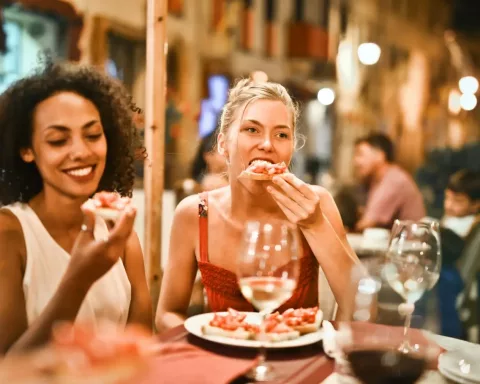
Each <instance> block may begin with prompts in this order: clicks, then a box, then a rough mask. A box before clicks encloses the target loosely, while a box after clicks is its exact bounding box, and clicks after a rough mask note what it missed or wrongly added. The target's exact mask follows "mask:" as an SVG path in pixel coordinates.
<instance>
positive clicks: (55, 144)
mask: <svg viewBox="0 0 480 384" xmlns="http://www.w3.org/2000/svg"><path fill="white" fill-rule="evenodd" d="M66 142H67V140H66V139H61V140H52V141H48V144H50V145H51V146H53V147H61V146H62V145H64V144H65V143H66Z"/></svg>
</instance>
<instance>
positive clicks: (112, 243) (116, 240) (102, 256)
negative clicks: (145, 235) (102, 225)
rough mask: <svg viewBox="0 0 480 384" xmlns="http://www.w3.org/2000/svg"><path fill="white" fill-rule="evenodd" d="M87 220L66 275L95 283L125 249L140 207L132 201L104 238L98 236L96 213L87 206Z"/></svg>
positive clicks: (78, 238)
mask: <svg viewBox="0 0 480 384" xmlns="http://www.w3.org/2000/svg"><path fill="white" fill-rule="evenodd" d="M82 211H83V214H84V223H83V225H82V230H81V231H80V234H79V235H78V237H77V239H76V241H75V244H74V246H73V249H72V252H71V259H70V263H69V265H68V269H67V273H66V275H67V276H68V277H71V278H75V279H77V280H78V281H79V282H80V283H85V284H87V285H91V284H93V283H94V282H95V281H97V280H98V279H99V278H100V277H102V276H103V275H104V274H105V273H107V272H108V271H109V270H110V268H112V267H113V266H114V265H115V263H116V262H117V261H118V259H119V258H120V257H121V256H122V255H123V254H124V253H125V246H126V243H127V240H128V238H129V237H130V234H131V233H132V231H133V224H134V221H135V215H136V209H135V208H134V207H133V206H131V205H129V206H127V207H126V208H125V210H124V211H123V212H122V214H121V215H120V217H119V219H118V220H117V221H116V223H115V225H114V226H113V227H112V228H111V230H110V233H109V234H108V236H107V237H105V238H103V239H95V238H94V235H93V232H94V228H95V213H94V212H93V211H92V210H91V209H89V208H88V206H85V205H84V206H83V207H82Z"/></svg>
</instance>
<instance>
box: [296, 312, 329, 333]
mask: <svg viewBox="0 0 480 384" xmlns="http://www.w3.org/2000/svg"><path fill="white" fill-rule="evenodd" d="M322 320H323V312H322V311H320V310H319V311H318V312H317V315H316V317H315V322H314V323H308V324H302V325H297V326H294V327H292V328H293V329H295V330H296V331H298V332H300V334H301V335H305V334H307V333H312V332H316V331H318V330H319V329H320V325H321V324H322Z"/></svg>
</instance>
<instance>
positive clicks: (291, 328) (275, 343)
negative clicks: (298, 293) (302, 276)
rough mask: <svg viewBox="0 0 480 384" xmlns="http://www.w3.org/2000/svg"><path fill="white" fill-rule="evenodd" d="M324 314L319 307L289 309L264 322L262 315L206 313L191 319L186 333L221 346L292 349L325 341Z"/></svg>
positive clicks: (276, 313)
mask: <svg viewBox="0 0 480 384" xmlns="http://www.w3.org/2000/svg"><path fill="white" fill-rule="evenodd" d="M322 320H323V313H322V311H321V310H319V309H318V308H317V307H312V308H298V309H287V310H286V311H284V312H283V313H279V312H275V313H272V314H270V315H268V316H267V317H266V318H265V322H264V324H263V329H264V331H263V332H262V320H261V317H260V314H259V313H256V312H239V311H236V310H234V309H231V308H229V309H228V311H226V312H215V313H203V314H200V315H196V316H193V317H190V318H188V319H187V320H186V321H185V323H184V326H185V329H186V330H187V331H188V332H189V333H191V334H193V335H195V336H197V337H200V338H202V339H205V340H209V341H213V342H216V343H220V344H226V345H232V346H238V347H249V348H259V347H260V346H264V347H266V348H271V349H274V348H275V349H277V348H293V347H301V346H305V345H310V344H313V343H316V342H319V341H320V340H322V337H323V332H322V329H321V323H322Z"/></svg>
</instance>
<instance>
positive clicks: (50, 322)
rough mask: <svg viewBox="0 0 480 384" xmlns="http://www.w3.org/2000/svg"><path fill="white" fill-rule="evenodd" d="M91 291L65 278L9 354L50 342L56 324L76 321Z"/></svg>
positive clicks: (86, 286) (87, 287)
mask: <svg viewBox="0 0 480 384" xmlns="http://www.w3.org/2000/svg"><path fill="white" fill-rule="evenodd" d="M89 289H90V285H85V286H82V285H79V284H76V282H75V280H74V279H69V278H65V277H64V279H63V280H62V281H61V282H60V284H59V286H58V289H57V291H56V292H55V294H54V296H53V297H52V299H51V300H50V302H49V303H48V305H47V306H46V307H45V309H44V311H43V312H42V313H41V315H40V316H39V317H38V318H37V319H36V320H35V321H34V322H33V324H31V325H30V326H29V327H28V329H27V330H26V331H25V333H24V334H23V335H22V336H21V337H20V338H19V339H18V340H17V341H16V343H15V344H13V346H12V347H11V348H10V350H9V353H19V352H23V351H25V350H28V349H31V348H34V347H38V346H40V345H42V344H45V343H46V342H48V341H49V340H50V338H51V334H52V327H53V326H54V324H55V323H57V322H62V321H70V322H71V321H74V320H75V318H76V317H77V314H78V311H79V310H80V307H81V305H82V303H83V300H84V299H85V296H86V295H87V292H88V290H89Z"/></svg>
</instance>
